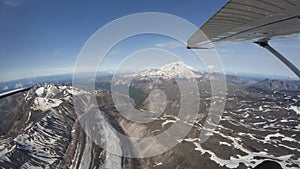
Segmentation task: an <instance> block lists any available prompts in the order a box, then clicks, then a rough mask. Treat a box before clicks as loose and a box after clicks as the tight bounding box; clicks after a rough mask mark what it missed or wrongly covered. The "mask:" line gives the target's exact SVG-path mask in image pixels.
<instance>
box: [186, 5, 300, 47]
mask: <svg viewBox="0 0 300 169" xmlns="http://www.w3.org/2000/svg"><path fill="white" fill-rule="evenodd" d="M299 33H300V0H230V1H229V2H228V3H227V4H226V5H225V6H224V7H223V8H222V9H220V10H219V11H218V12H217V13H216V14H215V15H214V16H213V17H211V18H210V19H209V20H208V21H207V22H206V23H205V24H204V25H203V26H202V27H201V28H200V29H199V30H198V31H197V32H196V33H194V34H193V35H192V37H191V38H190V39H189V40H188V48H209V47H212V46H218V45H228V44H232V43H249V42H257V41H266V40H270V39H272V40H273V39H291V38H299V37H300V35H299ZM212 44H213V45H212Z"/></svg>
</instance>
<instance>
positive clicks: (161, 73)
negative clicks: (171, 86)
mask: <svg viewBox="0 0 300 169" xmlns="http://www.w3.org/2000/svg"><path fill="white" fill-rule="evenodd" d="M134 76H135V77H138V78H163V79H171V78H183V79H196V78H201V77H203V75H202V73H201V72H199V71H198V70H196V69H194V68H192V67H190V66H188V65H186V64H184V63H183V62H173V63H169V64H167V65H164V66H162V67H161V68H159V69H151V68H149V69H145V70H143V71H141V72H138V73H136V74H134Z"/></svg>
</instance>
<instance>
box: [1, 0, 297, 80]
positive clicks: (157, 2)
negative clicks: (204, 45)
mask: <svg viewBox="0 0 300 169" xmlns="http://www.w3.org/2000/svg"><path fill="white" fill-rule="evenodd" d="M225 3H226V0H215V1H211V0H201V1H200V0H189V1H182V0H163V1H162V0H151V1H149V0H118V1H117V0H91V1H76V0H0V37H1V38H0V57H1V62H0V71H1V74H0V81H7V80H12V79H19V78H24V77H32V76H42V75H53V74H63V73H70V72H72V71H73V70H74V65H75V63H76V59H77V56H78V54H79V52H80V50H81V48H82V47H83V45H84V44H85V42H86V41H87V40H88V38H89V37H90V36H91V35H92V34H93V33H94V32H95V31H97V30H98V29H99V28H101V27H102V26H104V25H105V24H107V23H109V22H111V21H113V20H115V19H117V18H120V17H122V16H125V15H128V14H133V13H137V12H164V13H169V14H173V15H176V16H179V17H182V18H184V19H186V20H188V21H190V22H191V23H193V24H195V25H196V26H198V27H199V26H201V25H202V24H203V23H205V21H207V20H208V19H209V18H210V17H211V16H212V15H213V14H214V13H215V12H216V11H217V10H218V9H220V8H221V7H222V6H223V5H224V4H225ZM152 37H153V38H150V39H151V40H149V41H146V40H141V39H140V40H139V39H138V38H137V39H138V40H136V41H134V40H133V41H132V42H128V43H127V44H134V42H137V43H138V44H137V45H138V46H139V48H142V47H149V45H153V46H154V47H155V46H156V47H158V46H159V44H160V46H159V47H161V48H165V49H166V50H170V51H174V52H180V51H179V49H176V43H173V42H172V41H171V40H170V39H168V38H165V37H162V38H160V37H157V36H152ZM147 39H149V38H147ZM168 44H169V46H166V45H168ZM273 45H274V46H275V47H277V48H278V49H279V50H280V51H282V52H283V53H284V54H286V55H287V56H288V58H289V59H290V60H291V61H292V62H293V63H295V65H297V66H299V65H300V59H299V57H298V56H297V53H299V47H300V43H299V41H297V40H295V41H290V42H289V43H285V42H274V43H273ZM124 46H125V47H123V48H122V45H120V46H119V47H116V48H117V49H118V50H115V52H113V51H112V53H111V55H112V56H111V57H112V58H111V59H110V58H108V59H107V60H106V62H104V63H105V64H104V65H103V67H101V70H102V69H103V70H105V69H111V68H112V67H113V66H115V64H116V62H115V58H116V60H117V59H120V57H123V56H125V54H130V52H132V51H134V49H135V48H134V47H133V48H132V49H130V45H127V46H126V45H124ZM132 46H136V45H132ZM176 50H177V51H176ZM217 50H218V52H219V55H220V57H221V59H222V62H223V65H224V69H225V71H227V72H231V73H241V72H246V73H263V74H276V75H287V76H289V75H290V76H294V75H293V73H292V72H290V71H289V70H288V69H287V68H286V67H285V66H284V65H282V64H281V63H280V62H279V61H277V60H276V58H274V57H273V56H272V55H270V54H269V53H268V52H267V51H264V49H261V48H260V47H258V46H255V45H253V44H249V45H236V46H232V47H222V48H218V49H217ZM113 55H114V56H113ZM114 57H115V58H114ZM113 58H114V59H113ZM187 62H188V60H187ZM100 66H101V65H100ZM200 67H201V66H200Z"/></svg>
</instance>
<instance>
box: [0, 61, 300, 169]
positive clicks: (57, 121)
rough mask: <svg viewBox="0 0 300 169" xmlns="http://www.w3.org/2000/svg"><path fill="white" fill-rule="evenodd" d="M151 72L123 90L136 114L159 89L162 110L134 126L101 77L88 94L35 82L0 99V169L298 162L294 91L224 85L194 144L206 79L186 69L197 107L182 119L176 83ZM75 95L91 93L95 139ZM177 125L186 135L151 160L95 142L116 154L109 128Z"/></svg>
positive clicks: (153, 106) (158, 129)
mask: <svg viewBox="0 0 300 169" xmlns="http://www.w3.org/2000/svg"><path fill="white" fill-rule="evenodd" d="M175 66H176V65H175ZM170 69H171V68H170ZM171 70H172V69H171ZM153 71H154V70H151V72H152V73H151V74H149V75H148V76H149V77H151V76H152V75H153V74H155V79H153V78H149V77H147V78H146V79H145V77H146V76H137V77H136V78H134V79H133V81H132V82H131V86H130V90H129V92H130V93H129V95H130V97H131V99H132V104H133V105H134V106H135V107H136V108H137V109H139V110H140V111H145V110H151V111H150V112H151V113H156V112H157V111H161V108H162V107H158V105H160V103H159V102H161V100H159V99H155V98H157V97H158V95H159V93H154V94H150V92H151V91H152V90H154V89H159V90H160V91H163V92H164V94H165V98H166V99H167V101H166V106H165V107H163V108H164V111H162V113H161V114H160V115H159V116H158V117H157V118H155V119H154V120H153V121H152V122H150V123H145V124H143V123H134V122H133V121H130V120H128V119H126V118H124V117H123V116H122V115H121V114H120V113H119V112H118V111H117V109H116V108H115V105H114V101H113V100H112V96H111V92H110V90H108V89H107V84H108V83H109V81H107V80H105V81H102V82H101V83H103V84H105V85H102V86H105V89H98V90H95V91H89V92H88V91H83V90H78V89H75V88H73V87H71V86H68V85H65V84H59V83H57V84H39V85H35V86H33V88H32V89H30V90H29V91H25V92H22V93H17V94H15V95H11V96H8V97H5V98H2V99H0V115H1V118H0V122H1V126H0V143H1V144H0V168H34V167H41V168H113V169H116V168H129V169H131V168H132V169H133V168H186V169H196V168H209V169H214V168H242V169H243V168H245V169H246V168H254V167H256V166H257V168H261V167H266V166H267V168H268V166H274V167H282V168H299V167H300V136H299V134H298V133H299V132H300V124H299V120H300V108H299V107H300V103H299V99H300V91H296V90H293V91H286V90H287V88H284V89H283V90H279V89H280V86H278V87H277V88H276V90H271V89H270V88H265V87H263V86H262V85H261V83H259V84H257V85H251V86H248V87H247V86H230V85H229V86H228V91H227V93H228V95H227V99H226V100H227V101H226V106H225V111H224V113H223V115H222V117H221V121H220V123H219V125H218V126H217V128H216V130H213V131H210V132H209V133H208V134H209V135H210V138H209V139H208V140H207V141H206V142H204V143H201V144H200V141H199V134H200V132H201V131H202V130H209V129H207V128H204V127H203V126H204V123H205V121H206V117H207V114H208V110H209V108H210V106H211V105H213V104H217V103H214V102H211V92H210V83H209V81H207V80H205V79H203V78H201V77H202V76H201V77H200V76H198V75H200V74H201V73H199V74H198V73H195V74H193V76H194V75H195V76H196V75H197V77H196V78H195V79H193V80H194V81H196V82H197V83H198V86H199V93H200V96H199V97H200V109H199V111H198V114H197V115H196V116H194V117H189V118H188V119H181V118H179V117H178V112H179V110H180V102H181V97H180V90H179V88H178V85H177V83H176V81H175V80H174V79H172V78H171V79H170V77H168V78H158V79H159V80H157V76H163V74H158V73H154V72H153ZM189 73H194V72H193V71H192V72H189ZM189 73H187V74H188V75H189V76H191V74H189ZM141 77H142V78H141ZM181 78H184V77H181ZM189 80H191V78H189ZM125 82H126V78H125V77H124V78H121V79H119V81H118V83H119V84H125ZM263 83H266V82H263ZM270 83H273V82H270ZM276 83H277V82H276ZM283 83H286V82H283ZM288 83H290V86H294V85H295V84H294V82H288ZM100 86H101V85H100ZM283 86H286V85H283ZM293 89H295V88H294V87H293ZM75 95H76V96H79V95H80V96H83V97H84V98H85V99H82V100H79V102H77V103H78V104H80V105H83V106H85V105H90V104H91V103H90V102H89V101H88V100H89V99H88V98H90V96H91V95H93V96H96V99H97V105H94V106H96V107H97V108H99V109H100V110H101V113H100V114H98V115H97V116H95V118H94V119H95V121H94V122H95V123H94V126H93V127H94V128H93V129H92V131H93V134H94V135H99V138H100V139H99V140H98V141H99V142H98V143H97V144H96V143H95V142H94V141H93V139H91V138H90V137H89V136H88V135H87V134H86V133H85V132H84V130H83V128H82V126H81V125H80V123H79V122H80V121H81V122H82V121H84V120H85V119H88V116H87V115H80V116H79V115H78V114H77V113H76V112H75V110H74V107H73V106H74V105H73V104H74V102H73V99H74V98H73V97H72V96H75ZM152 115H153V114H150V115H149V117H152ZM176 122H180V123H181V124H182V125H189V126H193V127H192V128H191V130H190V131H189V133H187V136H186V137H185V138H182V139H178V140H176V141H177V142H178V144H177V145H176V146H175V147H173V148H172V149H170V150H168V151H166V152H164V153H163V154H160V155H157V156H154V157H148V158H138V159H137V158H132V159H131V158H125V157H119V156H116V155H113V154H110V153H109V152H106V151H105V150H103V147H102V146H99V145H104V144H109V145H110V146H112V147H113V148H115V150H116V151H121V153H122V151H124V149H123V148H124V147H122V146H124V145H126V146H127V147H130V145H131V143H130V142H129V141H128V140H122V141H121V140H119V138H118V137H117V136H116V134H115V133H114V132H112V131H111V130H110V129H109V128H114V129H115V130H116V131H118V132H120V133H123V134H125V135H127V136H131V137H141V138H143V137H150V136H155V135H158V134H160V133H163V132H168V131H167V129H168V128H169V127H171V126H172V125H174V123H176ZM174 139H175V138H174ZM150 146H151V145H150ZM153 148H154V147H153ZM145 149H146V147H145ZM136 151H138V150H135V149H132V152H136Z"/></svg>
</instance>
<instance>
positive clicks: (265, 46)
mask: <svg viewBox="0 0 300 169" xmlns="http://www.w3.org/2000/svg"><path fill="white" fill-rule="evenodd" d="M254 43H256V44H258V45H259V46H261V47H263V48H265V49H267V50H268V51H270V52H271V53H272V54H273V55H275V56H276V57H277V58H278V59H279V60H281V61H282V62H283V63H284V64H285V65H286V66H287V67H289V68H290V69H291V70H292V71H293V72H294V73H295V74H296V75H297V76H298V77H299V78H300V71H299V69H298V68H297V67H296V66H295V65H293V64H292V63H291V62H290V61H289V60H287V59H286V58H285V57H284V56H283V55H282V54H280V53H279V52H278V51H277V50H275V49H274V48H272V46H270V45H269V43H268V41H262V42H260V41H258V42H254Z"/></svg>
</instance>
